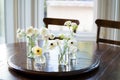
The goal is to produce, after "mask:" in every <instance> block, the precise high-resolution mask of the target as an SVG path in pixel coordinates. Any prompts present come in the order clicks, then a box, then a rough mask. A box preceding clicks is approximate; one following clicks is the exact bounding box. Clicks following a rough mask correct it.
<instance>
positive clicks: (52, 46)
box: [49, 41, 57, 50]
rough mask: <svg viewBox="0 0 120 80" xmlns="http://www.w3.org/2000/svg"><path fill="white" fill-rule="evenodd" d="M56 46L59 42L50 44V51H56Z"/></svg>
mask: <svg viewBox="0 0 120 80" xmlns="http://www.w3.org/2000/svg"><path fill="white" fill-rule="evenodd" d="M56 46H57V42H56V41H55V42H51V43H49V49H51V50H52V49H54V48H55V47H56Z"/></svg>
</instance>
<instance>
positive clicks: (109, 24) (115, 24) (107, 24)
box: [95, 19, 120, 45]
mask: <svg viewBox="0 0 120 80" xmlns="http://www.w3.org/2000/svg"><path fill="white" fill-rule="evenodd" d="M95 23H96V25H97V40H96V42H97V43H99V42H102V43H109V44H115V45H120V41H117V40H109V39H103V38H100V30H101V27H104V28H111V29H112V28H113V29H120V21H112V20H104V19H97V20H96V21H95Z"/></svg>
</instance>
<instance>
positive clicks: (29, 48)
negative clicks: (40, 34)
mask: <svg viewBox="0 0 120 80" xmlns="http://www.w3.org/2000/svg"><path fill="white" fill-rule="evenodd" d="M36 45H37V40H36V39H33V38H28V39H27V57H28V58H34V53H33V52H32V48H33V47H34V46H36Z"/></svg>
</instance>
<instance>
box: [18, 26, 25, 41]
mask: <svg viewBox="0 0 120 80" xmlns="http://www.w3.org/2000/svg"><path fill="white" fill-rule="evenodd" d="M24 35H25V32H24V31H23V30H22V29H20V28H18V29H17V38H18V39H21V38H23V37H24Z"/></svg>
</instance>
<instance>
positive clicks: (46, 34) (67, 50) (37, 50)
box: [17, 21, 78, 65]
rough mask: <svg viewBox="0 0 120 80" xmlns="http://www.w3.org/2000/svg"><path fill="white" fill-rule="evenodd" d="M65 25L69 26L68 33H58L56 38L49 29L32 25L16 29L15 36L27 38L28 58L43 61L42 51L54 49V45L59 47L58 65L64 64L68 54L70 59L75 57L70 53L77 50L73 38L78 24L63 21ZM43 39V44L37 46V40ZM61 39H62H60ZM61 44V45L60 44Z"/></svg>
mask: <svg viewBox="0 0 120 80" xmlns="http://www.w3.org/2000/svg"><path fill="white" fill-rule="evenodd" d="M64 25H65V26H66V27H68V28H69V30H70V34H69V35H67V34H60V35H59V36H58V38H59V39H60V40H58V39H56V36H55V35H54V34H53V33H50V31H49V30H48V29H47V28H45V27H43V28H41V29H40V30H39V29H37V28H33V27H32V26H30V27H28V28H27V29H26V30H23V29H18V30H17V38H18V39H22V38H26V39H27V46H28V47H27V50H28V51H27V57H30V58H36V57H37V58H38V57H39V58H40V60H41V62H45V60H44V56H43V53H44V52H45V50H47V49H50V50H51V49H54V48H55V47H58V49H59V57H58V62H59V64H60V65H66V64H68V60H66V59H68V57H69V56H70V57H71V59H73V58H74V59H75V58H76V55H75V54H72V53H75V52H76V51H77V48H76V41H75V40H74V33H75V32H76V30H77V28H78V25H77V24H76V23H74V22H71V21H66V22H65V23H64ZM40 36H41V38H42V40H43V41H44V45H43V46H42V48H41V47H39V45H38V44H37V40H38V39H39V38H40ZM49 39H50V40H54V39H56V40H55V42H51V43H49V44H48V40H49ZM61 39H62V40H61ZM61 44H62V45H61ZM72 56H74V57H72Z"/></svg>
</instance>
